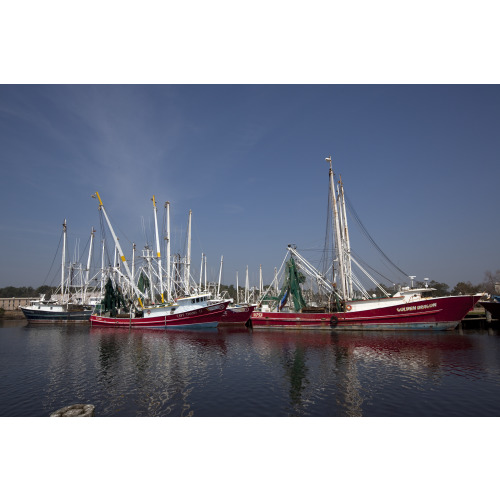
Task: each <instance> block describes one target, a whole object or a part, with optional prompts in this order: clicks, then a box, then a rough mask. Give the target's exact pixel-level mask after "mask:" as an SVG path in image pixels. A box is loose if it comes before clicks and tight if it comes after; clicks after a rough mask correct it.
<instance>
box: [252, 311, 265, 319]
mask: <svg viewBox="0 0 500 500" xmlns="http://www.w3.org/2000/svg"><path fill="white" fill-rule="evenodd" d="M262 316H263V314H262V313H256V312H254V313H253V317H254V318H262Z"/></svg>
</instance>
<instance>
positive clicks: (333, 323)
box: [330, 314, 339, 327]
mask: <svg viewBox="0 0 500 500" xmlns="http://www.w3.org/2000/svg"><path fill="white" fill-rule="evenodd" d="M338 322H339V319H338V318H337V316H335V314H334V315H333V316H332V317H331V318H330V326H331V327H334V326H337V323H338Z"/></svg>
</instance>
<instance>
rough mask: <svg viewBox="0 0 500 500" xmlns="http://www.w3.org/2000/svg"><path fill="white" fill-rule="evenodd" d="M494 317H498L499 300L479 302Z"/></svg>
mask: <svg viewBox="0 0 500 500" xmlns="http://www.w3.org/2000/svg"><path fill="white" fill-rule="evenodd" d="M479 304H481V305H482V306H483V307H484V308H485V309H486V310H487V311H488V312H489V313H490V314H491V317H492V318H494V319H500V302H479Z"/></svg>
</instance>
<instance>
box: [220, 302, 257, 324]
mask: <svg viewBox="0 0 500 500" xmlns="http://www.w3.org/2000/svg"><path fill="white" fill-rule="evenodd" d="M254 309H255V306H249V305H235V306H233V305H231V306H228V308H227V309H226V310H225V311H224V314H223V315H222V317H221V319H220V323H219V326H230V325H246V324H247V323H248V321H249V320H250V317H251V316H252V313H253V311H254Z"/></svg>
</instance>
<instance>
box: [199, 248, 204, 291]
mask: <svg viewBox="0 0 500 500" xmlns="http://www.w3.org/2000/svg"><path fill="white" fill-rule="evenodd" d="M203 255H204V254H203V252H201V266H200V293H201V280H202V279H203Z"/></svg>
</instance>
